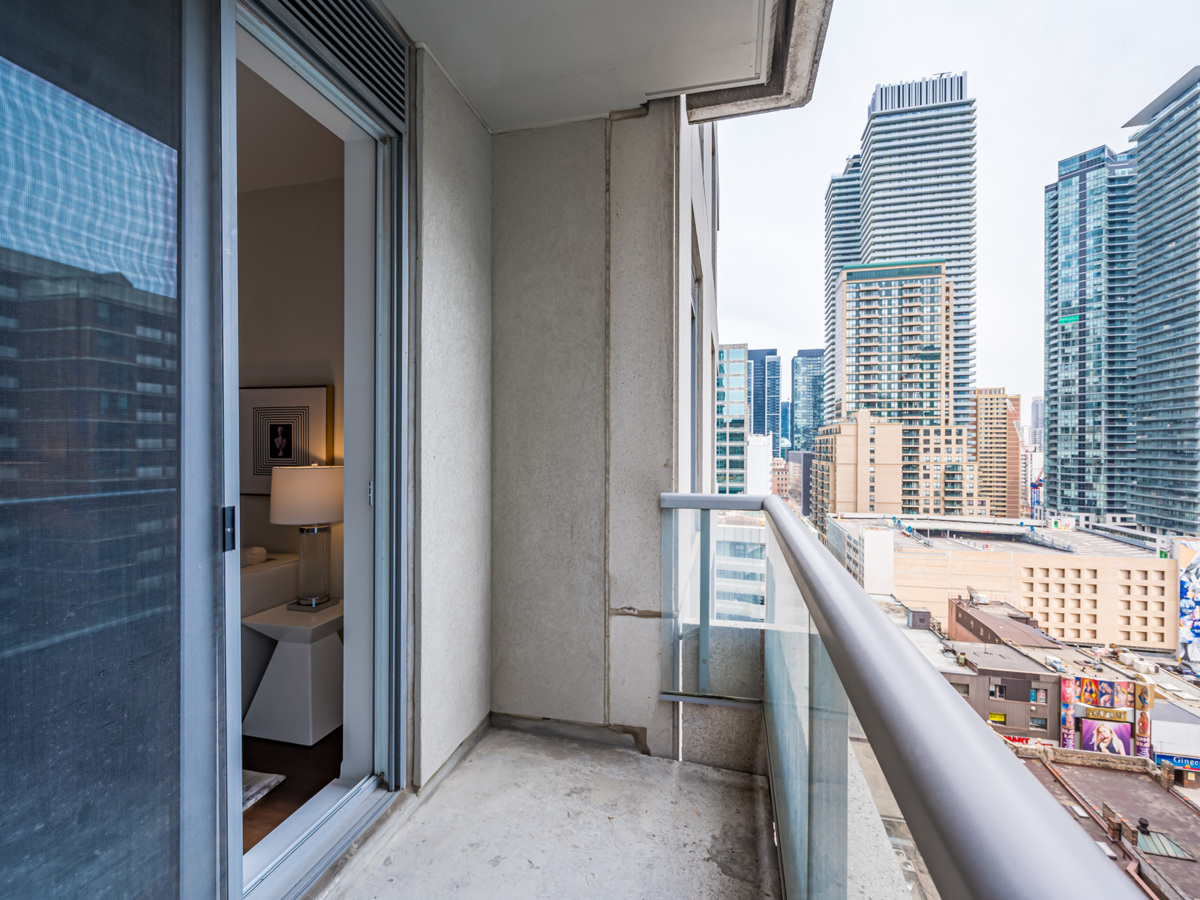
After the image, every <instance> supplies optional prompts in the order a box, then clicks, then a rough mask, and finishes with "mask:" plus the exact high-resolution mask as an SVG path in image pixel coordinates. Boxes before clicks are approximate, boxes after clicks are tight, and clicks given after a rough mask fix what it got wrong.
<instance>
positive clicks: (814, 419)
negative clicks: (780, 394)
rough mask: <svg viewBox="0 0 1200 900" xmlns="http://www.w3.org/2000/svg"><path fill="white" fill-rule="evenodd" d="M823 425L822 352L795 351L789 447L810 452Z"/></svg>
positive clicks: (823, 363)
mask: <svg viewBox="0 0 1200 900" xmlns="http://www.w3.org/2000/svg"><path fill="white" fill-rule="evenodd" d="M824 424H825V351H824V350H822V349H821V348H819V347H818V348H816V349H813V350H797V351H796V355H795V356H793V357H792V422H791V425H792V428H791V431H792V436H791V441H792V449H793V450H806V451H808V452H809V453H811V452H813V449H814V442H815V441H816V437H817V431H818V430H819V429H820V427H821V426H822V425H824Z"/></svg>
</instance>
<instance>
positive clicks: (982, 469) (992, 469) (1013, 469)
mask: <svg viewBox="0 0 1200 900" xmlns="http://www.w3.org/2000/svg"><path fill="white" fill-rule="evenodd" d="M975 431H976V435H977V437H976V440H977V444H976V453H977V460H978V465H979V486H978V493H979V494H980V495H981V496H983V497H985V498H987V499H988V500H989V501H990V504H989V505H990V508H991V510H992V513H993V515H997V516H1004V517H1006V518H1010V519H1018V518H1021V517H1022V516H1023V515H1024V512H1023V510H1024V508H1025V507H1026V505H1025V504H1022V502H1021V498H1022V490H1021V488H1022V484H1021V395H1020V394H1008V393H1005V390H1004V388H979V389H977V390H976V391H975Z"/></svg>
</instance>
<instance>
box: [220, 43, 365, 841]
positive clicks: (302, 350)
mask: <svg viewBox="0 0 1200 900" xmlns="http://www.w3.org/2000/svg"><path fill="white" fill-rule="evenodd" d="M237 111H238V116H237V128H238V155H237V166H238V294H239V300H238V364H239V379H238V381H239V388H240V390H239V394H240V395H241V396H240V400H241V403H240V407H241V415H240V417H239V424H240V435H239V439H240V452H239V456H240V464H241V491H242V494H241V504H240V507H241V555H242V579H241V580H242V616H243V625H242V628H241V641H242V653H241V662H242V685H241V690H242V716H243V737H242V756H243V759H242V767H243V800H242V803H243V850H244V852H248V851H251V850H252V848H254V847H256V846H257V845H259V844H260V842H262V841H263V839H264V838H266V837H267V836H268V835H270V834H271V833H272V832H273V831H274V830H275V829H277V828H278V827H279V826H280V825H281V824H283V823H284V822H285V821H286V820H287V819H288V818H289V817H290V816H292V815H293V814H294V813H296V812H297V811H298V810H300V809H301V808H302V807H303V806H304V805H305V804H306V803H308V802H309V801H311V800H312V799H313V798H314V797H315V796H316V795H317V794H318V793H319V792H320V791H321V790H322V789H323V788H325V787H326V786H328V785H329V784H331V783H332V782H334V781H335V780H336V779H338V778H339V777H340V775H341V767H342V759H343V727H342V725H341V721H342V717H341V713H342V689H343V687H342V674H343V672H342V668H343V662H342V653H343V651H342V647H341V641H342V640H343V638H344V635H345V629H344V628H343V627H342V622H341V617H340V616H338V615H336V610H333V609H325V610H318V611H315V612H308V611H299V612H291V613H290V615H291V616H292V617H296V616H300V617H304V616H308V617H310V621H313V622H314V623H317V620H320V621H319V623H318V624H315V625H314V627H313V628H312V629H311V630H309V631H308V633H306V634H305V635H304V640H305V641H310V640H311V643H308V644H302V645H301V644H297V645H294V646H293V645H289V646H286V647H285V646H284V645H285V642H286V639H279V640H276V638H278V637H279V634H280V633H281V632H280V631H279V630H278V629H276V630H272V628H271V627H269V623H268V624H267V625H264V624H262V623H261V622H258V621H254V622H251V623H250V624H247V621H248V620H250V619H252V618H254V619H256V620H257V619H259V618H261V617H262V616H271V615H275V614H276V611H278V610H279V609H281V608H283V609H286V606H285V604H288V603H290V602H292V601H295V600H296V599H297V594H298V592H299V589H300V587H301V585H300V584H299V580H300V579H299V557H298V555H297V554H298V553H299V552H300V542H301V540H302V539H307V535H305V536H302V535H301V529H300V528H299V527H297V526H296V525H287V524H279V521H280V519H281V518H286V517H285V516H281V514H280V503H281V500H280V496H279V493H280V490H281V487H280V482H279V479H275V480H274V489H275V496H272V478H271V476H270V471H271V470H272V469H273V468H274V467H275V466H276V465H290V466H305V465H311V464H319V465H321V466H340V465H341V464H342V462H343V460H344V453H345V443H346V436H345V416H344V410H345V403H344V396H345V382H344V375H345V366H344V348H345V340H344V334H345V327H344V322H345V304H344V253H343V248H344V205H345V190H344V184H345V182H344V165H345V159H344V157H345V154H344V142H343V141H342V139H341V138H340V137H338V136H337V135H335V134H333V133H332V132H331V131H330V130H329V129H327V128H326V127H324V126H323V125H322V124H320V123H319V122H318V121H316V120H315V119H314V118H312V117H311V116H310V115H308V114H307V113H306V112H305V111H304V110H303V109H301V108H300V107H299V106H298V105H296V104H295V103H293V102H292V101H291V100H289V99H288V98H287V97H286V96H284V94H283V93H281V92H280V91H279V90H277V89H276V88H275V87H273V86H272V85H271V84H270V83H268V81H267V80H265V79H264V78H263V77H261V76H260V75H259V74H256V72H255V71H254V70H252V69H251V68H250V66H248V65H246V64H245V63H244V62H239V63H238V67H237ZM297 410H299V412H297ZM264 435H265V440H264ZM264 443H265V445H266V447H265V449H266V455H265V459H264V458H261V457H262V455H263V454H262V450H263V446H262V445H263V444H264ZM264 473H265V474H264ZM338 475H339V477H340V471H339V472H338ZM302 499H308V498H307V497H303V498H302ZM273 501H274V510H273V505H272V504H273ZM336 502H337V504H338V505H339V507H340V503H341V498H340V496H339V497H338V498H337V500H336ZM325 515H326V517H332V516H333V514H332V513H326V514H325ZM337 518H341V516H340V515H338V516H337ZM272 520H274V521H272ZM344 535H345V528H344V526H343V525H342V524H340V523H335V524H332V525H331V526H330V528H329V531H328V534H327V536H326V537H325V539H326V541H327V546H326V547H318V548H317V553H318V555H319V554H320V553H327V554H328V559H329V571H328V593H329V596H330V597H331V598H333V604H338V603H339V602H340V600H341V598H343V596H344V578H343V568H344V565H343V552H342V551H343V546H344ZM313 537H314V539H315V538H316V537H317V536H315V535H314V536H313ZM285 615H286V614H285ZM276 617H277V618H279V617H278V616H276ZM279 621H280V622H282V621H283V619H281V618H280V619H279ZM305 625H306V623H304V622H301V623H300V626H299V628H301V629H304V628H305ZM315 632H320V635H319V636H316V639H315V640H313V639H312V638H313V636H314V633H315ZM293 650H294V651H295V653H300V654H308V655H307V656H304V657H303V659H300V662H301V663H302V664H304V665H311V666H312V668H313V671H314V672H315V673H316V674H315V675H314V680H315V681H318V682H319V683H315V684H313V685H306V684H304V683H303V682H304V679H303V677H299V678H298V677H296V674H295V673H296V671H297V670H296V669H295V668H294V667H293V668H292V669H290V670H289V669H286V668H281V666H282V665H283V663H284V662H285V660H284V659H283V656H284V653H285V651H288V652H292V651H293ZM368 651H369V648H368ZM297 658H298V659H299V657H297ZM293 661H294V660H293ZM272 666H274V667H275V673H277V674H270V673H269V671H268V670H269V669H271V667H272ZM301 668H302V666H301ZM272 678H276V679H277V680H278V681H279V683H277V684H274V686H273V688H272V685H271V684H269V683H268V682H270V681H271V679H272ZM331 726H332V727H331Z"/></svg>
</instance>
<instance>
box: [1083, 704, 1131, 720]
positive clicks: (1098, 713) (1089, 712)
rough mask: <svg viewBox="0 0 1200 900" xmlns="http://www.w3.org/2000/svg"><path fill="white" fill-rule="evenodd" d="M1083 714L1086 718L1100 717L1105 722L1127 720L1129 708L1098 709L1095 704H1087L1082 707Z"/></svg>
mask: <svg viewBox="0 0 1200 900" xmlns="http://www.w3.org/2000/svg"><path fill="white" fill-rule="evenodd" d="M1083 715H1084V717H1085V718H1088V719H1102V720H1104V721H1106V722H1128V721H1129V710H1127V709H1100V708H1099V707H1096V706H1089V707H1087V708H1086V709H1084V711H1083Z"/></svg>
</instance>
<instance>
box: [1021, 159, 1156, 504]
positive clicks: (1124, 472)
mask: <svg viewBox="0 0 1200 900" xmlns="http://www.w3.org/2000/svg"><path fill="white" fill-rule="evenodd" d="M1135 171H1136V170H1135V165H1134V154H1133V153H1121V154H1114V153H1113V152H1112V150H1110V149H1109V148H1108V147H1096V148H1095V149H1093V150H1089V151H1087V152H1086V153H1081V154H1079V155H1078V156H1072V157H1070V158H1069V159H1064V160H1062V161H1061V162H1060V163H1059V164H1058V180H1057V181H1056V182H1055V183H1054V184H1051V185H1047V187H1046V192H1045V204H1046V295H1045V296H1046V322H1045V326H1046V344H1045V352H1046V394H1045V407H1044V416H1045V418H1044V432H1043V433H1044V440H1045V446H1046V469H1045V472H1046V474H1045V485H1046V488H1045V489H1046V494H1045V498H1046V499H1045V505H1046V507H1047V508H1048V509H1051V510H1054V511H1055V512H1059V513H1087V514H1091V515H1103V514H1106V513H1123V512H1126V511H1127V510H1128V508H1129V484H1130V466H1131V465H1132V463H1133V451H1134V434H1133V427H1132V426H1133V423H1132V421H1131V413H1130V387H1131V382H1132V376H1133V366H1134V358H1133V356H1134V347H1133V345H1131V343H1130V308H1131V301H1132V294H1133V289H1134V280H1135V277H1136V274H1137V266H1136V258H1135V247H1134V230H1133V213H1134V208H1133V197H1134V177H1135ZM1035 415H1036V413H1035ZM1036 425H1037V423H1036V422H1035V428H1036Z"/></svg>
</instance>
